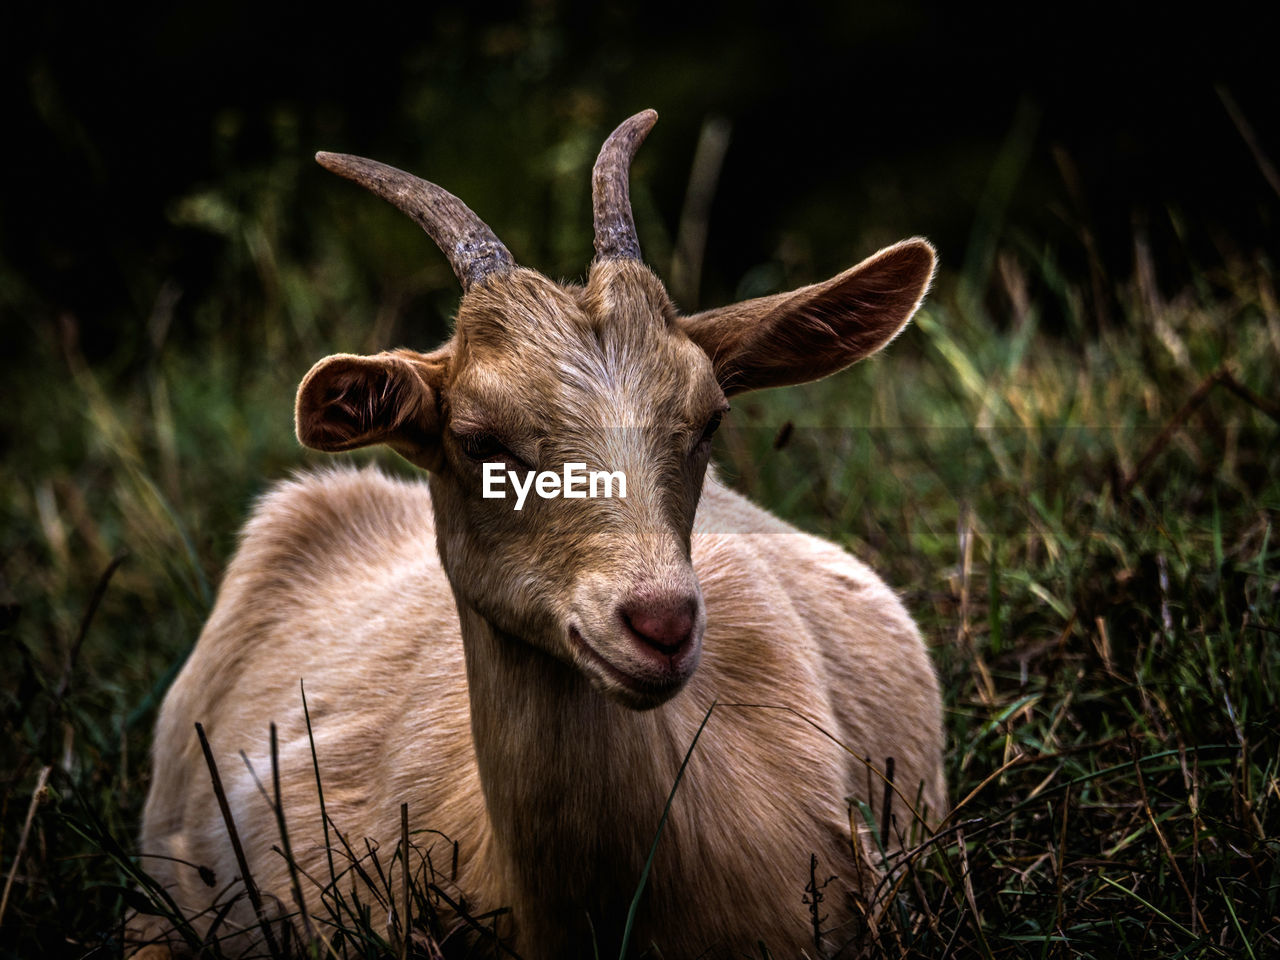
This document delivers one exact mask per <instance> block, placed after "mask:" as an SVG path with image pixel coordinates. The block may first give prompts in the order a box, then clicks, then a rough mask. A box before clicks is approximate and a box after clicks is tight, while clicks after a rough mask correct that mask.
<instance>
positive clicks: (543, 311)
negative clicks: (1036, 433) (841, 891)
mask: <svg viewBox="0 0 1280 960" xmlns="http://www.w3.org/2000/svg"><path fill="white" fill-rule="evenodd" d="M655 116H656V115H653V114H652V113H651V112H650V113H647V114H639V115H637V116H636V117H633V118H631V120H629V121H627V123H624V124H623V125H622V126H621V127H619V129H618V131H615V133H614V135H613V136H612V137H610V139H609V141H607V142H606V144H605V147H604V148H603V149H602V151H601V159H600V161H599V162H598V163H597V166H596V171H595V178H594V187H595V207H596V247H597V251H598V253H599V256H598V258H597V260H596V261H595V263H594V264H593V266H592V269H591V272H590V275H589V278H588V281H587V284H586V285H585V287H576V286H562V285H559V284H556V283H553V282H552V281H550V280H548V279H547V278H545V277H543V276H542V275H541V274H538V273H535V272H534V271H531V270H525V269H521V268H519V267H516V266H515V264H514V262H513V261H512V260H511V258H510V254H509V253H507V251H506V248H505V247H503V246H502V245H501V243H500V242H499V241H498V240H497V238H496V237H494V236H493V235H492V233H491V232H490V231H489V230H488V228H487V227H485V226H484V225H483V224H482V223H480V222H479V221H478V220H477V219H475V215H474V214H472V213H471V211H470V210H468V209H467V208H466V207H465V206H463V205H462V204H461V202H460V201H458V200H457V199H456V198H454V197H452V196H451V195H450V194H447V193H445V192H444V191H442V190H440V188H439V187H435V186H434V185H432V184H427V183H425V182H424V181H419V180H417V179H416V178H412V177H409V176H408V175H407V174H403V173H401V172H400V171H396V170H393V169H391V168H387V167H383V166H382V165H380V164H373V163H371V162H370V161H364V160H359V159H358V158H345V157H337V158H335V157H333V156H332V155H324V157H323V158H322V162H325V163H326V165H329V166H333V167H334V168H335V169H337V170H338V171H339V172H342V173H344V174H346V175H348V176H351V177H352V178H353V179H356V180H358V181H359V182H361V183H363V184H364V185H365V186H368V187H370V188H371V189H373V190H375V192H378V193H380V194H381V195H383V196H385V197H387V199H390V200H392V201H393V202H395V203H397V204H398V205H400V206H401V207H402V208H403V209H406V211H407V212H410V213H411V214H412V215H414V216H415V217H416V218H417V219H419V221H420V222H423V224H424V226H425V227H426V228H427V230H428V232H429V233H431V235H432V236H433V238H435V239H436V241H437V243H439V244H440V246H441V248H442V249H444V250H445V252H446V253H447V254H449V255H450V259H451V260H452V261H453V264H454V268H455V271H456V272H457V273H458V276H459V278H460V279H461V280H462V282H463V286H464V288H465V289H466V294H465V296H464V297H463V299H462V303H461V306H460V308H459V311H458V319H457V327H456V330H455V333H454V337H453V339H452V340H450V341H449V342H448V343H447V344H445V345H444V346H443V347H441V348H440V349H439V350H436V351H435V352H434V353H430V354H418V353H414V352H412V351H407V350H399V351H394V352H391V353H384V354H379V355H377V356H373V357H354V356H348V355H339V356H334V357H329V358H327V359H326V360H324V361H321V363H319V364H317V365H316V366H315V367H314V368H313V369H312V370H311V372H310V373H309V374H308V375H307V377H306V379H304V381H303V383H302V386H301V388H300V389H299V392H298V409H297V425H298V436H299V438H300V439H301V440H302V442H303V443H305V444H307V445H308V446H311V447H315V448H317V449H321V450H329V451H338V450H348V449H352V448H354V447H358V446H364V445H366V444H370V443H386V444H388V445H389V446H391V447H392V448H393V449H395V450H396V451H397V452H399V453H401V454H402V455H403V456H405V457H406V458H408V459H409V460H411V461H412V462H414V463H416V464H418V465H420V466H422V467H424V468H426V469H427V470H429V471H430V473H431V489H432V498H433V503H434V508H435V514H436V530H437V543H438V546H439V550H440V555H441V558H442V560H443V562H444V565H445V569H446V570H447V571H448V573H449V576H450V580H451V582H452V584H453V588H454V592H455V594H456V595H457V598H458V600H459V602H460V604H461V605H462V606H463V607H464V608H465V609H470V610H474V611H475V612H476V613H477V614H479V615H480V616H482V617H484V618H485V619H486V620H487V621H488V622H489V623H490V624H491V625H492V626H493V627H495V628H496V629H497V630H498V631H500V632H501V633H503V634H506V635H507V636H508V637H509V638H511V639H512V641H513V642H514V641H515V640H516V639H517V638H518V640H520V641H524V642H526V643H529V644H532V645H534V646H536V647H538V648H540V649H541V650H543V651H544V652H546V653H547V654H550V655H551V656H554V657H557V658H559V659H560V660H562V661H564V662H566V663H569V664H571V665H573V666H575V667H576V668H577V669H578V670H580V671H581V672H582V673H583V674H584V675H585V676H586V677H587V678H589V679H590V681H591V682H592V683H593V684H594V685H595V686H596V687H597V688H598V689H599V690H601V691H602V692H604V693H605V694H607V695H609V696H612V697H614V698H616V699H617V700H619V701H620V702H622V703H625V704H627V705H629V706H632V707H635V708H639V709H643V708H648V707H653V706H657V705H658V704H660V703H662V702H664V701H665V700H667V699H668V698H670V697H671V696H673V695H674V694H675V693H676V692H677V691H678V690H679V689H680V688H681V686H683V684H684V683H685V681H687V680H688V678H689V676H690V675H691V674H692V672H693V670H694V669H695V667H696V666H697V663H698V659H699V654H700V650H701V642H702V633H703V627H704V624H705V612H704V606H703V601H702V596H701V593H700V591H699V589H698V582H697V578H696V577H695V575H694V572H693V567H692V564H691V562H690V536H691V531H692V527H693V517H694V512H695V510H696V508H697V503H698V496H699V492H700V491H701V489H702V482H703V476H704V474H705V472H706V468H707V457H708V455H709V452H710V440H711V434H712V433H714V432H715V428H716V426H717V425H718V424H719V422H720V418H721V417H722V416H723V414H724V413H725V411H726V410H727V409H728V404H727V402H726V400H725V397H726V394H729V393H734V392H739V391H743V390H749V389H754V388H757V387H764V386H775V385H780V384H784V383H796V382H800V381H804V380H811V379H816V378H817V377H821V376H825V375H826V374H828V373H833V372H835V371H836V370H839V369H841V368H843V367H845V366H847V365H848V364H850V363H852V362H853V361H855V360H857V359H859V358H860V357H862V356H866V355H867V354H869V353H871V352H874V351H875V350H877V349H879V348H880V347H881V346H882V345H883V344H885V343H886V342H888V341H889V340H890V339H892V337H893V336H894V335H895V334H896V333H897V331H898V330H899V329H900V328H901V327H902V326H903V325H904V324H905V323H906V322H907V320H908V319H909V318H910V316H911V313H912V312H913V311H914V310H915V307H916V306H917V305H918V303H919V301H920V299H921V297H922V296H923V294H924V291H925V288H926V287H927V285H928V282H929V278H930V276H931V275H932V271H933V250H932V248H931V247H930V246H929V245H928V244H927V243H925V242H924V241H922V240H912V241H905V242H903V243H900V244H897V245H895V246H894V247H890V248H888V249H886V250H883V251H881V252H880V253H879V254H877V255H876V256H874V257H871V258H869V259H868V260H866V261H864V262H863V263H861V264H859V265H858V266H856V267H852V268H850V269H849V270H846V271H845V272H844V273H842V274H840V275H839V276H837V277H834V278H833V279H831V280H828V281H826V282H825V283H821V284H815V285H813V286H811V287H806V288H803V289H801V290H798V291H795V292H793V293H788V294H780V295H777V296H774V297H766V298H762V299H759V300H753V301H748V302H746V303H741V304H734V305H732V306H729V307H724V308H720V309H718V310H712V311H707V312H705V313H702V314H698V315H696V316H693V317H680V316H678V315H677V313H676V310H675V308H674V307H673V306H672V304H671V301H670V299H669V298H668V296H667V294H666V291H665V289H664V288H663V286H662V284H661V282H660V281H659V280H658V279H657V277H655V276H654V275H653V274H652V273H651V272H650V271H649V270H648V268H646V267H645V266H644V265H643V264H642V263H641V262H640V260H639V259H638V251H639V248H638V244H636V243H635V234H634V227H633V226H632V225H631V215H630V206H629V203H627V202H625V201H626V190H625V166H624V167H623V168H622V176H621V181H620V180H619V173H618V169H617V167H618V164H619V162H620V161H619V157H621V158H622V159H623V160H625V162H626V163H629V162H630V155H631V152H633V151H634V149H635V146H636V145H637V144H638V142H639V139H642V138H643V135H644V133H645V132H647V130H648V127H649V126H651V125H652V122H653V119H654V118H655ZM611 151H612V153H611ZM619 182H621V184H622V187H621V199H619V197H618V196H617V193H618V190H619V186H618V184H619ZM620 211H621V212H620ZM624 214H625V215H624ZM566 464H580V465H582V466H581V467H580V468H578V469H579V470H580V471H582V472H585V473H591V472H597V471H598V472H600V473H602V474H603V473H608V474H613V475H615V477H616V476H617V475H621V476H622V477H625V489H626V495H625V497H623V496H619V495H618V494H619V493H620V490H619V489H618V487H617V486H616V485H615V487H614V489H613V494H614V495H613V496H610V497H595V498H593V497H591V496H590V490H589V489H588V490H586V491H584V492H586V493H587V494H588V495H587V496H586V497H566V496H564V493H565V491H564V490H560V491H558V492H557V494H556V495H553V496H550V497H544V496H541V495H540V493H542V491H540V490H537V489H531V488H529V487H528V486H527V484H528V483H529V481H530V480H531V479H532V478H531V477H530V476H529V475H530V474H531V473H535V472H536V473H539V474H540V473H543V472H551V473H554V474H559V475H561V476H563V475H564V473H563V472H564V469H565V465H566ZM494 471H496V472H498V473H500V474H501V476H502V477H503V478H504V480H505V481H506V482H505V484H503V485H502V486H501V487H500V488H499V489H501V490H502V491H503V492H504V493H505V496H500V497H486V496H485V495H484V494H485V491H486V472H490V473H491V472H494ZM513 481H515V482H518V483H519V484H520V485H521V487H522V489H524V490H525V491H526V493H525V495H524V498H523V502H522V503H520V504H519V509H516V506H517V497H518V496H519V494H518V493H517V492H516V490H514V489H513V487H514V486H515V482H513ZM616 482H617V481H615V483H616Z"/></svg>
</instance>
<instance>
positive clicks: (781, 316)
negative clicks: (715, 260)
mask: <svg viewBox="0 0 1280 960" xmlns="http://www.w3.org/2000/svg"><path fill="white" fill-rule="evenodd" d="M933 266H934V252H933V247H932V246H930V244H929V243H928V242H927V241H925V240H921V239H919V238H915V239H912V240H903V241H902V242H901V243H895V244H894V245H893V246H891V247H886V248H885V249H883V250H881V251H880V252H879V253H877V254H875V255H874V256H872V257H868V258H867V259H866V260H863V261H862V263H860V264H858V265H857V266H856V267H850V268H849V269H848V270H846V271H844V273H842V274H840V275H839V276H836V277H832V278H831V279H830V280H827V281H825V282H824V283H815V284H813V285H812V286H809V287H801V288H800V289H799V290H794V291H792V292H791V293H780V294H775V295H774V296H771V297H760V298H759V299H757V300H744V301H743V302H742V303H735V304H731V305H730V306H727V307H719V308H717V309H715V310H707V311H705V312H703V313H697V314H694V315H693V316H691V317H686V318H684V319H683V320H681V321H680V322H681V324H682V325H683V326H684V330H685V332H686V333H687V334H688V335H689V337H690V338H691V339H692V340H693V341H694V342H695V343H697V344H698V345H699V346H700V347H702V349H703V350H705V351H706V353H707V356H709V357H710V358H711V362H712V365H713V366H714V367H715V372H716V379H717V380H719V382H720V386H721V388H722V389H723V390H724V392H725V393H726V394H734V393H742V392H743V391H746V390H758V389H760V388H761V387H781V386H785V385H787V384H790V383H804V382H806V381H809V380H817V379H820V378H821V377H825V376H828V375H829V374H832V373H835V372H836V371H838V370H843V369H844V368H845V367H847V366H848V365H849V364H851V363H853V362H854V361H855V360H861V359H862V358H863V357H866V356H870V355H871V354H873V353H875V352H876V351H877V350H879V349H880V348H881V347H883V346H884V345H885V344H887V343H888V342H889V341H890V340H892V339H893V338H894V337H895V336H897V334H898V331H900V330H901V329H902V328H903V327H904V326H906V324H907V321H908V320H910V319H911V315H912V314H914V313H915V312H916V308H917V307H918V306H920V301H921V300H922V299H924V295H925V291H926V290H928V288H929V281H930V280H931V279H932V277H933Z"/></svg>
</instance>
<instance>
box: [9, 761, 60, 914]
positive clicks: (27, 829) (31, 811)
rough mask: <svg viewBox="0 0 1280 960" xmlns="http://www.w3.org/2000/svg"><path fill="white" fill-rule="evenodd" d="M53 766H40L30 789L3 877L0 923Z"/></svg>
mask: <svg viewBox="0 0 1280 960" xmlns="http://www.w3.org/2000/svg"><path fill="white" fill-rule="evenodd" d="M52 770H53V767H51V766H49V765H47V764H46V765H45V766H43V767H41V768H40V775H39V776H37V777H36V788H35V789H34V790H32V791H31V803H30V804H29V805H28V806H27V819H26V820H24V821H23V822H22V834H21V835H20V836H19V837H18V852H17V853H15V854H14V855H13V866H11V867H10V868H9V876H7V877H5V881H4V894H3V895H2V896H0V924H3V923H4V913H5V910H6V909H8V907H9V891H10V890H12V889H13V878H14V877H15V876H17V873H18V864H20V863H21V862H22V855H23V854H24V853H26V852H27V837H28V836H30V834H31V823H32V821H33V820H35V818H36V809H37V808H38V807H39V806H40V800H41V799H42V798H43V797H44V788H45V787H46V786H47V785H48V783H49V774H50V772H51V771H52Z"/></svg>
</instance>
